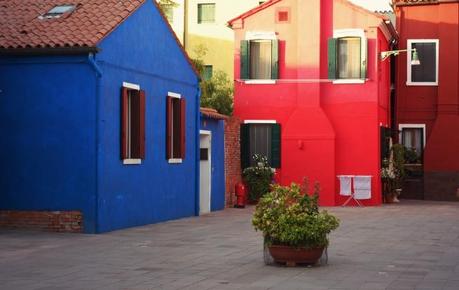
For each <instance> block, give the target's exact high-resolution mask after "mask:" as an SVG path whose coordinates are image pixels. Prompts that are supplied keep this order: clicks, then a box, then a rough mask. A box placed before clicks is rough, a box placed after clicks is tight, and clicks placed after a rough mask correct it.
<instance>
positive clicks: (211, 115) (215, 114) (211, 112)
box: [200, 107, 229, 120]
mask: <svg viewBox="0 0 459 290" xmlns="http://www.w3.org/2000/svg"><path fill="white" fill-rule="evenodd" d="M200 111H201V114H203V115H204V116H206V117H209V118H212V119H217V120H226V119H228V118H229V117H228V116H226V115H223V114H220V113H218V112H217V110H215V109H212V108H204V107H201V109H200Z"/></svg>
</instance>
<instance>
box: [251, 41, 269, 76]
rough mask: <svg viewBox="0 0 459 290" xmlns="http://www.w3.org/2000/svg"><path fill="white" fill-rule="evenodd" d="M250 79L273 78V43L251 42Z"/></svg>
mask: <svg viewBox="0 0 459 290" xmlns="http://www.w3.org/2000/svg"><path fill="white" fill-rule="evenodd" d="M250 78H251V79H270V78H271V41H269V40H268V41H267V40H252V41H250Z"/></svg>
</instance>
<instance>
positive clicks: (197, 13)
mask: <svg viewBox="0 0 459 290" xmlns="http://www.w3.org/2000/svg"><path fill="white" fill-rule="evenodd" d="M202 5H214V21H212V22H210V21H204V22H199V6H201V7H202ZM201 21H202V20H201ZM216 23H217V3H216V1H213V2H205V1H203V2H198V3H196V24H198V25H203V24H204V25H206V24H208V25H209V24H210V25H215V24H216Z"/></svg>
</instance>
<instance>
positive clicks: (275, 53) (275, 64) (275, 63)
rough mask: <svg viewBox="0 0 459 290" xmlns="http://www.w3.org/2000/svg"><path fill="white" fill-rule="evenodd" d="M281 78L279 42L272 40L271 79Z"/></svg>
mask: <svg viewBox="0 0 459 290" xmlns="http://www.w3.org/2000/svg"><path fill="white" fill-rule="evenodd" d="M278 78H279V41H278V40H277V39H274V40H271V79H273V80H277V79H278Z"/></svg>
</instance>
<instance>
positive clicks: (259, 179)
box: [242, 154, 274, 201]
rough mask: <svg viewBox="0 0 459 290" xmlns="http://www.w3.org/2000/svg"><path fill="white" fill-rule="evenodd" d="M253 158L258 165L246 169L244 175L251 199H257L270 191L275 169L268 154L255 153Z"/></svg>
mask: <svg viewBox="0 0 459 290" xmlns="http://www.w3.org/2000/svg"><path fill="white" fill-rule="evenodd" d="M253 160H254V161H255V164H256V165H255V166H251V167H247V168H246V169H244V171H243V172H242V176H243V178H244V181H245V182H246V183H247V185H248V187H249V199H250V200H252V201H256V200H258V199H259V198H260V197H262V196H263V195H264V194H266V193H267V192H269V190H270V185H271V183H272V179H273V176H274V169H273V168H271V167H270V166H269V163H268V158H266V156H263V155H260V154H255V155H253Z"/></svg>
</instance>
